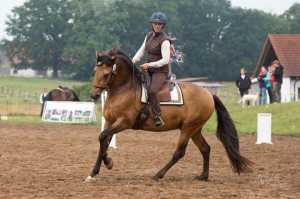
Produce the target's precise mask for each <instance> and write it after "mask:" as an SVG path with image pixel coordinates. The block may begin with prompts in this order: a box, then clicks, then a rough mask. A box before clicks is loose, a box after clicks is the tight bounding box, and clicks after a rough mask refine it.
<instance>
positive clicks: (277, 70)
mask: <svg viewBox="0 0 300 199" xmlns="http://www.w3.org/2000/svg"><path fill="white" fill-rule="evenodd" d="M273 64H274V71H273V74H274V81H273V83H272V87H273V93H274V102H278V103H280V102H281V85H282V78H283V66H282V65H281V64H280V62H279V61H278V60H277V59H276V60H274V61H273Z"/></svg>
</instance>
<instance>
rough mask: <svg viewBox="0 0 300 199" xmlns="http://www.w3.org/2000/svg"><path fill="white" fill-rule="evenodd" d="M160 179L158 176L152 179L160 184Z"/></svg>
mask: <svg viewBox="0 0 300 199" xmlns="http://www.w3.org/2000/svg"><path fill="white" fill-rule="evenodd" d="M159 179H160V178H159V177H158V176H153V177H152V180H154V181H156V182H158V181H159Z"/></svg>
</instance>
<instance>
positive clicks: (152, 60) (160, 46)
mask: <svg viewBox="0 0 300 199" xmlns="http://www.w3.org/2000/svg"><path fill="white" fill-rule="evenodd" d="M149 22H150V23H151V28H152V31H150V32H149V33H147V35H146V37H145V39H144V42H143V44H142V46H141V47H140V48H139V50H138V51H137V52H136V54H135V56H134V57H133V59H132V62H133V63H137V62H139V61H140V60H141V59H142V57H143V56H144V54H145V52H146V53H147V61H146V63H143V64H141V65H140V67H141V68H142V69H143V70H144V71H146V72H147V73H148V74H149V76H150V79H151V80H150V82H151V83H150V89H149V103H150V105H151V109H152V113H153V115H154V120H155V125H156V126H157V127H159V126H163V125H164V121H163V119H162V117H161V110H160V106H159V99H158V96H157V93H158V91H159V90H160V88H161V87H162V86H163V84H164V83H165V81H166V80H167V78H168V75H169V64H170V46H171V43H170V38H169V37H168V35H167V34H166V33H165V32H164V31H163V29H164V27H165V26H166V24H167V17H166V15H165V14H164V13H162V12H155V13H153V14H152V15H151V17H150V20H149Z"/></svg>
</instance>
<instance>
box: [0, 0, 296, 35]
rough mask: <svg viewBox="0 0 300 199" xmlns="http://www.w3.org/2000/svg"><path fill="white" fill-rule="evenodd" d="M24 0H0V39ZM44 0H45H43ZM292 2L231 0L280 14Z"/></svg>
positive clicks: (239, 4)
mask: <svg viewBox="0 0 300 199" xmlns="http://www.w3.org/2000/svg"><path fill="white" fill-rule="evenodd" d="M25 1H26V0H1V6H0V40H1V39H3V38H4V37H6V34H5V28H6V25H5V21H6V20H7V15H8V14H11V10H12V8H13V7H15V6H20V5H22V4H23V3H24V2H25ZM45 1H46V0H45ZM294 3H300V0H231V4H232V6H234V7H236V6H239V7H242V8H252V9H259V10H263V11H265V12H269V13H273V14H282V13H283V12H284V11H286V10H287V9H288V8H289V7H290V6H291V5H293V4H294Z"/></svg>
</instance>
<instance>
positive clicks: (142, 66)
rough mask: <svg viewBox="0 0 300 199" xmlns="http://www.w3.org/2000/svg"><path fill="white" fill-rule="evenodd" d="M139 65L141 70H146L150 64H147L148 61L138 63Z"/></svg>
mask: <svg viewBox="0 0 300 199" xmlns="http://www.w3.org/2000/svg"><path fill="white" fill-rule="evenodd" d="M140 67H141V68H142V69H143V70H147V69H148V68H149V67H150V66H149V63H144V64H142V65H140Z"/></svg>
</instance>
